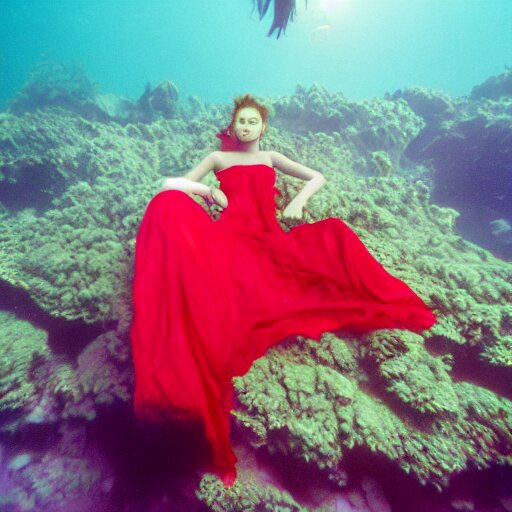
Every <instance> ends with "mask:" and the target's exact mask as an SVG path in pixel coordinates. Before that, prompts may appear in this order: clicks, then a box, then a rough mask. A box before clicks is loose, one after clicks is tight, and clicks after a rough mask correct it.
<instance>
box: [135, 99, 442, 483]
mask: <svg viewBox="0 0 512 512" xmlns="http://www.w3.org/2000/svg"><path fill="white" fill-rule="evenodd" d="M266 119H267V110H266V108H265V107H264V106H263V105H261V104H260V103H258V102H257V101H255V100H254V98H252V96H250V95H248V94H247V95H245V96H244V97H242V98H241V99H239V100H235V108H234V111H233V115H232V120H231V124H230V126H229V128H228V129H227V130H225V131H223V132H222V133H220V134H218V137H219V138H220V139H221V141H222V145H221V150H220V151H214V152H212V153H210V154H209V155H208V156H206V157H205V158H204V159H203V160H202V161H201V162H200V163H199V164H198V165H197V166H196V167H195V168H194V169H192V170H191V171H189V172H188V173H187V174H186V175H185V176H183V177H178V178H169V179H167V180H165V182H164V184H163V190H162V191H161V192H160V193H158V194H157V195H156V196H155V197H154V198H153V199H152V200H151V201H150V203H149V204H148V207H147V209H146V212H145V214H144V218H143V219H142V222H141V225H140V228H139V231H138V234H137V241H136V257H135V274H134V281H133V302H134V319H133V324H132V328H131V341H132V353H133V361H134V370H135V392H134V411H135V414H136V416H137V417H138V418H140V419H145V420H148V421H157V422H159V421H164V422H165V421H169V420H173V419H178V420H189V419H191V420H199V421H200V422H201V423H202V425H203V426H204V433H205V437H206V439H207V440H208V443H209V446H210V447H211V454H210V455H211V457H210V461H211V464H210V465H209V469H210V470H211V471H213V472H214V473H216V474H217V475H219V476H220V478H221V479H222V481H223V483H224V485H225V486H230V485H232V484H233V482H234V480H235V478H236V468H235V462H236V460H237V458H236V455H235V454H234V452H233V450H232V447H231V445H230V439H229V433H230V424H229V418H230V411H231V409H232V407H233V396H232V392H233V389H232V381H231V379H232V377H233V376H237V375H243V374H244V373H246V372H247V371H248V370H249V368H250V367H251V365H252V363H253V362H254V360H255V359H257V358H259V357H261V356H262V355H264V354H265V352H266V351H267V349H268V348H269V347H271V346H273V345H275V344H276V343H278V342H279V341H281V340H283V339H284V338H287V337H289V336H290V335H299V334H301V335H303V336H306V337H309V338H311V339H313V340H316V341H319V340H320V338H321V336H322V333H324V332H326V331H332V330H338V329H348V330H351V331H353V332H355V333H361V332H367V331H370V330H372V329H383V328H401V329H410V330H413V331H417V332H420V331H422V330H425V329H428V328H429V327H431V326H432V325H433V324H434V323H435V321H436V317H435V315H434V314H433V313H432V311H431V310H430V309H429V308H428V307H427V305H426V304H425V303H424V302H423V301H422V300H421V299H420V297H418V296H417V295H416V294H415V293H414V291H413V290H411V288H409V286H407V284H405V283H404V282H402V281H401V280H399V279H398V278H396V277H394V276H392V275H391V274H390V273H388V272H387V271H386V270H385V269H384V267H383V266H382V265H381V264H380V263H379V262H378V261H377V260H376V259H375V258H374V257H373V256H372V255H371V254H370V253H369V251H368V250H367V249H366V247H365V246H364V244H363V243H362V242H361V240H359V238H358V237H357V235H356V234H355V233H354V232H353V231H352V229H351V228H350V227H349V226H348V225H347V224H345V223H344V222H343V221H342V220H341V219H338V218H328V219H324V220H321V221H317V222H313V223H309V224H308V223H304V224H300V225H298V226H295V227H293V228H292V229H290V230H289V231H287V232H285V231H284V230H283V229H282V228H281V227H280V225H279V223H278V222H277V219H276V216H275V207H276V205H275V195H276V194H279V190H278V189H277V188H276V187H275V179H276V175H275V171H274V166H276V167H278V168H279V169H280V170H281V171H283V172H285V173H287V174H289V175H291V176H295V177H299V178H302V179H304V180H308V183H307V184H306V186H305V187H304V188H303V189H302V190H301V191H300V192H299V194H297V196H296V197H295V198H293V199H292V201H291V202H290V203H289V204H288V205H287V207H286V208H285V210H284V211H283V215H285V216H289V217H290V218H299V217H300V216H301V215H302V208H303V207H304V204H305V202H306V201H307V199H308V198H309V197H310V196H311V195H312V194H314V193H315V192H316V191H318V190H319V189H320V188H321V187H322V186H323V185H324V183H325V182H326V180H325V179H324V177H323V176H322V175H321V174H320V173H319V172H318V171H316V170H313V169H310V168H309V167H306V166H304V165H301V164H299V163H297V162H294V161H292V160H290V159H288V158H286V157H285V156H283V155H281V154H279V153H277V152H275V151H261V150H260V149H259V140H260V138H261V137H262V136H263V134H264V133H265V129H266V126H267V124H266ZM210 170H213V171H214V172H216V178H217V180H218V181H219V183H220V188H219V189H212V188H210V187H208V186H206V185H205V184H202V183H200V180H201V179H202V178H203V177H204V176H205V175H206V174H207V173H208V172H209V171H210ZM189 194H199V195H200V196H202V197H204V198H205V200H206V201H207V202H209V203H211V204H216V205H217V206H218V207H219V208H220V210H221V211H222V214H221V216H220V218H219V219H218V220H217V221H213V220H212V218H211V217H210V216H209V214H208V213H207V212H206V210H205V209H204V208H203V207H202V206H201V205H200V204H199V203H198V202H196V201H194V200H193V199H191V197H189Z"/></svg>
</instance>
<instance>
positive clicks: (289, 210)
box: [162, 94, 326, 218]
mask: <svg viewBox="0 0 512 512" xmlns="http://www.w3.org/2000/svg"><path fill="white" fill-rule="evenodd" d="M267 115H268V111H267V109H266V108H265V107H264V106H263V105H261V104H260V103H258V102H257V101H255V100H254V99H253V98H252V96H251V95H250V94H246V95H245V96H244V97H243V98H242V99H241V100H238V101H237V100H235V109H234V111H233V116H232V119H231V124H230V125H229V127H228V129H227V130H226V131H225V132H224V133H221V134H218V135H217V136H218V137H219V138H221V139H223V143H222V146H221V147H222V149H223V151H214V152H212V153H210V154H209V155H207V156H206V157H205V158H204V159H203V160H202V161H201V162H200V163H199V164H198V165H197V166H196V167H195V168H194V169H192V170H191V171H190V172H188V173H187V174H185V176H184V177H180V178H168V179H166V180H165V181H164V183H163V186H162V190H182V191H184V192H186V193H187V194H197V195H199V196H201V197H203V198H204V199H205V200H206V202H207V203H208V204H213V203H215V204H217V205H218V206H219V207H220V209H221V210H222V209H223V208H225V207H226V206H227V205H228V200H227V198H226V196H225V194H224V193H223V192H222V191H221V190H220V189H212V188H211V187H208V186H207V185H204V184H201V183H198V182H199V181H201V180H202V179H203V178H204V176H205V175H206V174H208V172H210V171H211V170H214V171H215V170H222V169H225V168H229V167H231V166H233V165H237V164H238V165H246V164H257V163H261V164H264V165H268V166H271V167H278V168H279V169H280V170H281V171H282V172H284V173H286V174H289V175H290V176H294V177H297V178H301V179H303V180H309V182H308V184H307V185H306V187H304V189H303V190H302V191H301V192H300V193H299V194H298V195H297V196H296V197H295V198H294V199H293V200H292V201H291V202H290V203H289V204H288V206H287V207H286V208H285V209H284V210H283V216H284V217H289V218H301V217H302V209H303V207H304V205H305V203H306V201H307V199H308V198H309V197H311V196H312V195H313V194H314V193H315V192H317V191H318V190H319V189H320V188H321V187H322V186H323V185H324V184H325V183H326V180H325V178H324V176H323V175H322V174H321V173H320V172H318V171H315V170H313V169H310V168H309V167H306V166H305V165H302V164H299V163H297V162H294V161H292V160H290V159H289V158H287V157H286V156H284V155H281V154H280V153H278V152H276V151H261V150H260V139H261V138H262V137H263V135H264V133H265V130H266V127H267V123H266V120H267Z"/></svg>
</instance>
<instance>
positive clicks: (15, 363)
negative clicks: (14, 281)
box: [0, 311, 51, 410]
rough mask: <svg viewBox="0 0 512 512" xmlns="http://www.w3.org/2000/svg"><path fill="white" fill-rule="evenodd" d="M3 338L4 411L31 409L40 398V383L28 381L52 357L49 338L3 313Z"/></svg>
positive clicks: (0, 404) (0, 382)
mask: <svg viewBox="0 0 512 512" xmlns="http://www.w3.org/2000/svg"><path fill="white" fill-rule="evenodd" d="M0 337H1V339H2V343H1V345H0V350H1V354H0V409H1V410H8V409H18V408H27V409H28V408H29V405H30V404H31V402H33V401H34V400H35V399H36V397H37V394H38V393H37V391H38V390H37V386H36V383H35V382H34V381H33V380H31V379H30V378H28V377H29V375H30V374H31V373H32V372H33V371H34V369H35V368H37V367H38V366H40V365H41V364H42V363H43V362H45V361H47V360H49V359H50V357H51V354H50V351H49V350H48V346H47V338H48V335H47V333H46V332H44V331H42V330H41V329H37V328H36V327H34V326H32V325H31V324H30V323H28V322H24V321H21V320H19V319H17V318H16V317H15V316H14V315H13V314H11V313H9V312H7V311H0Z"/></svg>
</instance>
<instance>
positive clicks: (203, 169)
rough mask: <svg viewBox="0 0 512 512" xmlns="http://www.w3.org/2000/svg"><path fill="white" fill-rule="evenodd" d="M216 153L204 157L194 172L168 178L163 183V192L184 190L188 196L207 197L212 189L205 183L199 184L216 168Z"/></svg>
mask: <svg viewBox="0 0 512 512" xmlns="http://www.w3.org/2000/svg"><path fill="white" fill-rule="evenodd" d="M216 153H217V151H214V152H213V153H210V154H209V155H207V156H206V157H204V158H203V159H202V160H201V162H199V163H198V164H197V165H196V166H195V167H194V168H193V169H192V170H190V171H188V172H187V173H186V174H185V175H184V176H178V177H173V178H166V179H165V180H164V181H163V183H162V190H182V191H183V192H186V193H187V194H197V195H199V196H201V197H206V196H208V195H210V194H211V188H210V187H209V186H208V185H205V184H204V183H199V181H201V180H202V179H203V178H204V176H206V174H208V172H210V171H211V170H212V169H214V168H215V162H216Z"/></svg>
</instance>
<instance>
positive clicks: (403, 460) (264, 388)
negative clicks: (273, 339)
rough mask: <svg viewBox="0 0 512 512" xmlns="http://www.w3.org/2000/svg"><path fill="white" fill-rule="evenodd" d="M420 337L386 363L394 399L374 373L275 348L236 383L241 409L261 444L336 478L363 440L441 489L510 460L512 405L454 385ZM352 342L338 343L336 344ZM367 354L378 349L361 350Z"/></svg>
mask: <svg viewBox="0 0 512 512" xmlns="http://www.w3.org/2000/svg"><path fill="white" fill-rule="evenodd" d="M408 334H409V335H411V334H412V333H408ZM412 335H413V334H412ZM383 336H384V332H383V331H381V332H380V337H381V339H382V337H383ZM413 336H414V337H415V338H416V340H415V344H413V345H411V341H410V340H409V342H407V341H406V342H405V345H404V348H405V347H407V346H408V345H409V347H410V348H411V347H415V349H414V348H411V349H410V350H409V351H408V352H405V353H404V354H402V355H397V356H393V357H388V358H387V359H386V360H385V361H384V362H382V364H381V365H380V367H379V372H380V374H381V375H382V377H383V378H385V379H387V380H388V381H389V383H390V384H389V385H388V387H387V389H386V391H387V393H388V396H387V397H386V396H384V395H382V393H379V396H380V398H377V397H376V396H373V394H372V392H371V389H372V387H371V382H372V380H374V379H375V377H374V376H373V375H372V374H368V375H366V378H362V377H361V376H359V378H358V379H355V378H354V376H351V375H343V374H342V373H338V372H336V371H335V370H333V369H332V368H331V367H330V366H324V365H321V364H317V365H316V366H314V367H310V366H306V365H303V364H297V363H295V362H293V361H290V359H289V358H286V359H284V358H283V357H282V355H281V354H279V352H278V351H275V350H273V349H272V350H271V351H270V353H269V354H268V355H267V356H266V357H265V358H261V359H259V360H258V361H256V362H255V363H254V365H253V366H252V368H251V370H250V371H249V372H248V373H247V374H246V375H244V376H243V377H237V378H236V379H234V382H235V389H236V391H237V395H238V398H239V400H240V403H241V405H242V407H241V409H240V410H238V409H237V410H236V411H233V412H232V414H233V415H234V416H235V418H237V421H238V422H239V424H240V426H241V427H242V428H244V429H249V430H250V431H251V436H250V437H249V439H250V442H251V444H253V445H254V446H255V447H261V446H266V447H267V449H268V450H269V452H270V453H273V452H275V451H276V450H277V451H279V452H281V453H284V454H286V455H288V456H290V457H292V458H302V459H304V460H305V461H307V462H310V463H312V464H315V465H316V466H317V467H319V468H321V469H323V470H325V471H326V472H327V475H328V477H329V478H331V479H333V480H336V479H337V478H336V475H337V474H338V473H339V466H340V464H341V463H342V461H343V455H344V453H345V452H346V451H348V450H350V449H352V448H353V447H354V446H356V445H359V446H364V447H366V448H367V449H368V450H370V451H374V452H379V453H381V454H383V455H384V456H386V457H387V458H389V459H390V460H392V461H395V462H396V463H397V465H398V466H399V467H401V468H402V469H403V470H404V471H405V472H407V473H411V474H413V475H414V476H415V477H416V478H417V479H418V481H419V482H420V483H422V484H427V483H428V484H431V485H434V486H435V487H437V488H438V489H441V488H442V487H445V486H446V485H448V483H449V480H450V477H451V475H452V474H454V473H456V472H459V471H462V470H464V469H466V468H467V467H468V466H469V464H474V465H476V466H478V467H480V468H485V467H489V466H490V465H491V464H493V463H494V462H496V461H500V462H501V463H506V462H508V463H510V462H511V460H510V453H511V451H510V450H511V449H512V437H511V436H510V424H511V420H512V403H511V402H510V401H508V400H506V399H504V398H500V397H498V396H497V395H496V394H494V393H492V392H491V391H488V390H485V389H483V388H480V387H479V386H476V385H472V384H469V383H457V384H455V383H453V382H452V381H451V379H450V378H449V375H448V373H447V369H448V367H447V365H446V363H445V362H444V361H442V360H439V359H436V358H434V357H432V356H429V355H428V353H426V351H425V349H424V348H422V346H421V345H420V343H419V341H420V339H421V336H419V335H413ZM343 343H346V342H345V341H343V340H341V339H337V341H334V340H333V339H331V340H330V342H329V343H328V345H329V346H332V345H333V344H334V345H336V344H343ZM323 344H324V340H323V339H322V343H318V344H317V343H311V344H309V345H305V344H303V345H302V349H303V350H304V349H305V348H306V347H307V348H308V349H309V351H311V354H310V356H311V357H313V358H315V354H314V352H315V350H316V347H317V346H322V345H323ZM323 348H325V347H323ZM398 352H400V350H399V351H398ZM361 357H368V352H367V351H364V350H361ZM315 359H316V358H315ZM360 368H362V366H361V367H360ZM413 370H414V371H413ZM361 371H362V370H360V372H361ZM358 381H359V382H358ZM392 395H395V396H396V397H397V398H398V399H399V400H400V401H401V402H402V404H403V406H404V407H409V411H408V414H407V415H406V416H403V414H404V411H402V414H401V415H397V413H396V411H395V410H394V409H393V408H392V407H391V406H390V404H391V402H390V398H391V396H392ZM388 402H389V403H388ZM402 416H403V417H402ZM422 417H423V420H422ZM413 418H414V421H413ZM422 423H423V427H422V428H417V427H418V425H420V424H422Z"/></svg>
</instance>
